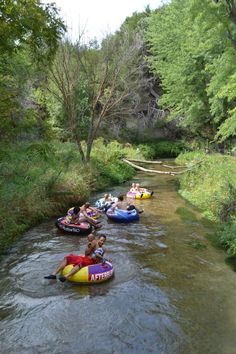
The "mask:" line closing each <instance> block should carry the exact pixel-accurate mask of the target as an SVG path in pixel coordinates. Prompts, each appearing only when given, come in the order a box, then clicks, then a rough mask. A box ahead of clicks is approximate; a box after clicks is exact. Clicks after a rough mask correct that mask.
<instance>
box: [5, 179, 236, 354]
mask: <svg viewBox="0 0 236 354" xmlns="http://www.w3.org/2000/svg"><path fill="white" fill-rule="evenodd" d="M134 182H141V183H142V185H145V186H147V187H149V188H150V189H152V190H154V196H153V198H151V199H148V200H140V201H136V205H137V206H138V207H140V208H144V210H145V211H144V213H143V214H142V215H141V217H140V221H139V222H136V223H132V224H116V223H113V222H111V221H108V220H107V219H106V217H105V215H104V216H103V217H102V223H103V228H102V230H99V231H98V232H97V235H99V234H100V233H105V234H106V235H107V243H106V253H107V255H108V256H109V258H111V259H112V261H113V263H114V268H115V276H114V278H113V279H111V280H110V281H108V282H106V283H103V284H97V285H93V286H88V285H83V286H78V285H76V284H72V283H69V282H66V283H60V282H59V281H55V280H52V281H48V280H45V279H44V275H47V274H49V273H50V272H51V271H52V270H53V269H54V268H55V267H56V265H57V264H58V263H59V262H60V261H61V260H62V259H63V257H64V256H65V255H66V254H68V253H77V254H81V253H83V252H84V249H85V245H86V237H79V236H74V235H65V234H61V233H58V232H57V229H56V228H55V226H54V221H55V220H49V221H48V222H45V223H42V224H41V225H39V226H37V227H35V228H33V229H32V230H30V231H29V232H28V233H26V234H25V235H24V237H23V238H22V240H21V241H20V242H18V243H17V244H16V245H15V247H13V248H12V250H11V252H10V253H9V254H8V255H7V256H6V257H5V258H4V259H3V260H2V262H1V269H0V295H1V300H0V318H1V322H0V334H1V352H2V353H8V354H13V353H14V354H15V353H19V354H31V353H49V352H50V353H55V354H60V353H63V354H65V353H66V354H67V353H68V354H78V353H80V354H85V353H86V354H87V353H92V352H94V351H96V352H98V353H103V354H111V353H114V354H120V353H135V354H136V353H138V354H147V353H155V354H190V353H191V354H198V353H199V354H200V353H201V354H213V353H214V354H216V353H217V354H218V353H220V354H233V353H235V345H236V340H235V330H236V322H235V318H236V291H235V290H236V285H235V273H234V272H233V271H232V270H231V269H230V268H229V267H228V266H227V265H226V264H225V262H224V257H225V254H224V252H222V250H220V249H218V248H215V247H213V245H212V239H214V237H215V227H214V225H212V224H211V223H209V222H206V220H205V219H204V218H203V217H202V215H201V213H200V212H199V211H198V210H196V209H195V208H193V207H192V206H191V205H189V204H188V203H186V201H185V200H183V199H182V198H181V197H180V196H179V195H178V194H177V191H176V186H177V183H176V180H175V178H174V177H171V176H161V175H157V176H156V175H155V176H154V175H147V174H144V173H138V174H137V175H136V177H135V178H134ZM129 185H130V183H124V184H122V185H120V186H117V187H116V188H111V189H110V190H109V192H111V193H112V194H113V195H116V196H117V195H119V194H125V193H126V191H127V190H128V188H129ZM104 192H105V191H104ZM102 194H103V193H97V194H95V195H94V196H93V198H92V200H91V201H92V202H94V201H95V200H96V199H98V198H100V197H101V195H102Z"/></svg>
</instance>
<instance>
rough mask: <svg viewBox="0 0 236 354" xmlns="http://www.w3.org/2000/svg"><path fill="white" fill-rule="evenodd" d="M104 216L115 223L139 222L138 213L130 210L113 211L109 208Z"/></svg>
mask: <svg viewBox="0 0 236 354" xmlns="http://www.w3.org/2000/svg"><path fill="white" fill-rule="evenodd" d="M106 215H107V217H108V219H111V220H113V221H117V222H132V221H136V220H139V213H138V212H137V210H136V209H132V210H122V209H117V208H116V209H115V210H114V211H113V210H112V209H111V208H110V209H108V210H107V212H106Z"/></svg>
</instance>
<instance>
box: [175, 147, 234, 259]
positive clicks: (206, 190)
mask: <svg viewBox="0 0 236 354" xmlns="http://www.w3.org/2000/svg"><path fill="white" fill-rule="evenodd" d="M176 162H177V163H178V164H179V165H187V167H188V168H189V171H188V172H186V173H184V174H183V175H181V176H180V179H179V181H180V194H181V195H182V196H183V197H184V198H185V199H187V200H188V201H190V202H191V203H192V204H194V205H196V206H197V207H199V208H200V209H201V210H202V211H203V215H204V216H205V217H206V218H208V219H210V220H213V221H214V222H216V223H218V224H219V225H220V226H219V232H218V240H219V243H220V244H221V245H222V246H223V247H224V248H225V249H226V250H227V252H228V254H229V255H230V256H232V257H234V258H235V259H236V158H235V157H232V156H225V155H220V154H205V153H204V152H201V151H199V152H194V153H193V152H188V153H183V154H180V155H179V156H178V158H177V159H176Z"/></svg>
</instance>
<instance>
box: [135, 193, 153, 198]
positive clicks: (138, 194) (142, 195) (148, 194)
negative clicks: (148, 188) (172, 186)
mask: <svg viewBox="0 0 236 354" xmlns="http://www.w3.org/2000/svg"><path fill="white" fill-rule="evenodd" d="M151 196H152V194H151V193H150V192H143V193H140V192H139V193H136V196H135V199H148V198H151Z"/></svg>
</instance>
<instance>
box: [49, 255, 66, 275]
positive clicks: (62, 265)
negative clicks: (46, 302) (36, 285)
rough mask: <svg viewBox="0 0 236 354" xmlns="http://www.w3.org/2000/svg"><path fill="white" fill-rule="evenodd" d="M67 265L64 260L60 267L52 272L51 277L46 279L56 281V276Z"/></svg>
mask: <svg viewBox="0 0 236 354" xmlns="http://www.w3.org/2000/svg"><path fill="white" fill-rule="evenodd" d="M66 265H67V260H66V259H65V258H64V259H63V261H62V262H61V263H60V264H59V265H58V267H57V268H56V269H55V271H54V272H52V273H51V274H50V275H47V276H46V277H44V278H45V279H56V278H57V277H56V275H57V274H58V273H59V272H60V271H61V270H62V269H63V268H65V266H66Z"/></svg>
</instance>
